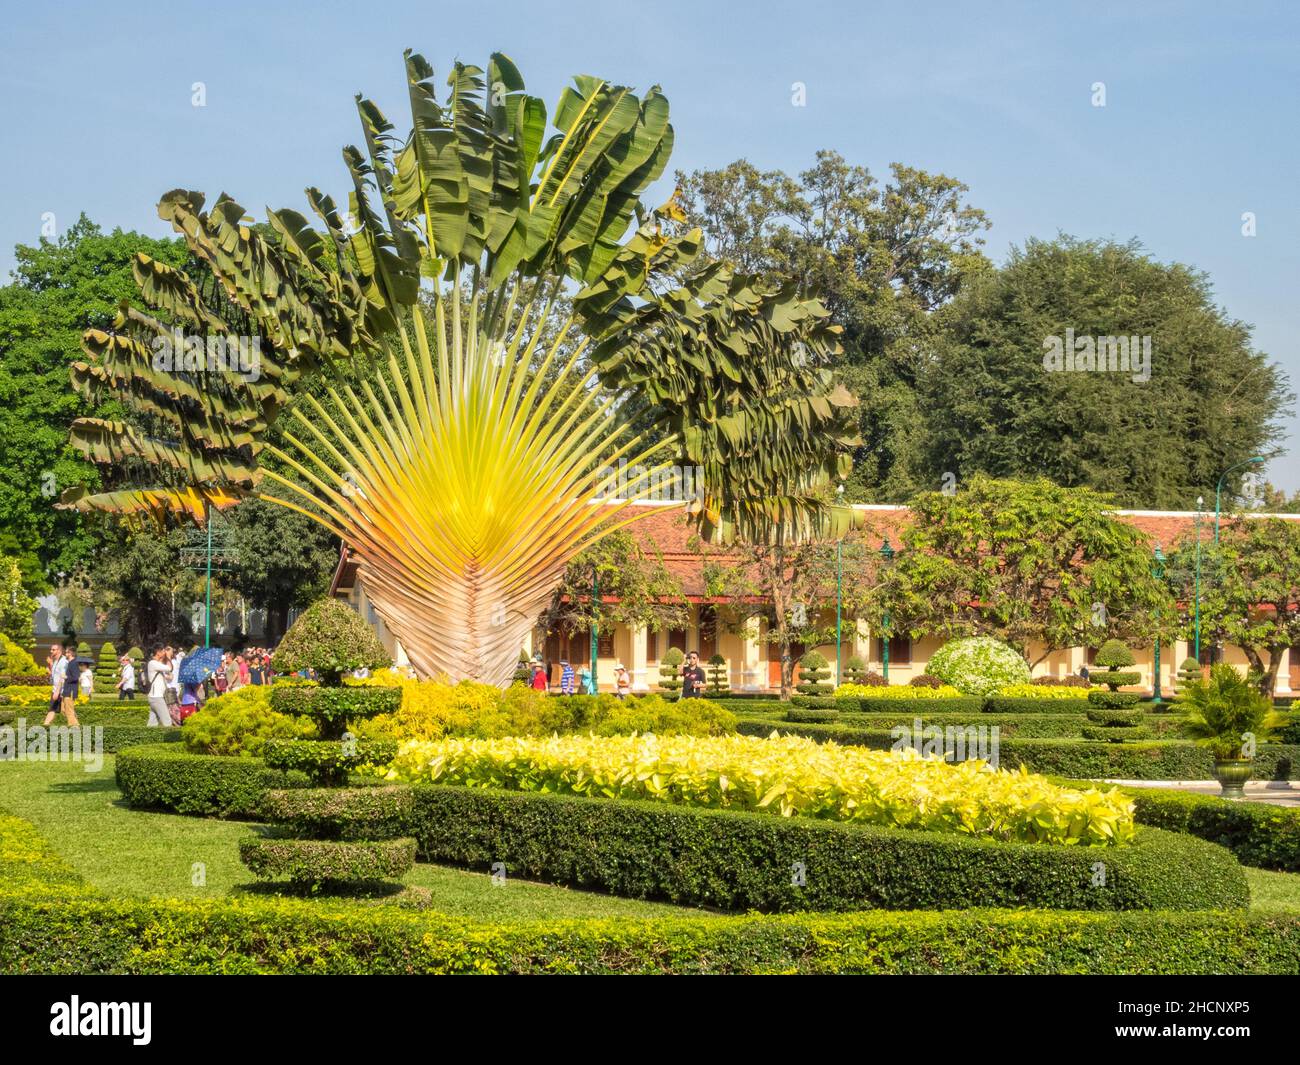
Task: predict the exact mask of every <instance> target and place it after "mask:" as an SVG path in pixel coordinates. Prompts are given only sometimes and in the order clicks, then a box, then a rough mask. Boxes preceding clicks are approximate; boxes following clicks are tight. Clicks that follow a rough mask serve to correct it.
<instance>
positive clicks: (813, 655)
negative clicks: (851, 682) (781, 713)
mask: <svg viewBox="0 0 1300 1065" xmlns="http://www.w3.org/2000/svg"><path fill="white" fill-rule="evenodd" d="M830 681H831V670H830V664H829V663H828V662H827V661H826V659H825V658H824V657H823V656H822V655H820V654H818V653H817V652H816V651H809V652H808V653H807V654H805V655H804V656H803V657H802V658H800V659H799V683H798V684H796V685H795V686H794V688H795V691H797V692H798V693H799V694H798V695H796V696H795V697H794V698H793V699H792V700H791V701H792V702H793V703H794V704H795V705H796V706H802V707H805V708H808V709H811V708H813V707H819V708H822V709H834V708H835V698H834V693H835V685H834V684H832V683H831V682H830Z"/></svg>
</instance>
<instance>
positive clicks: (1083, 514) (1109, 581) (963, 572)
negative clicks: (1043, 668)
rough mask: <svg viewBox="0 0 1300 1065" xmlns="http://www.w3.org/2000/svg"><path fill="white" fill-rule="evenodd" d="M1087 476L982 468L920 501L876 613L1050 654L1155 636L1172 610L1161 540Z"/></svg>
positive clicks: (885, 577) (930, 631) (884, 579)
mask: <svg viewBox="0 0 1300 1065" xmlns="http://www.w3.org/2000/svg"><path fill="white" fill-rule="evenodd" d="M1110 506H1111V504H1110V502H1109V500H1108V499H1107V498H1106V497H1105V496H1103V495H1101V494H1099V493H1097V492H1094V491H1092V490H1091V489H1089V488H1061V487H1059V486H1057V485H1054V484H1052V483H1051V482H1050V481H1047V480H1044V479H1039V480H1036V481H998V480H992V479H990V478H985V477H977V478H975V479H974V480H973V481H971V482H970V483H969V484H967V485H966V486H965V487H964V488H963V489H962V490H960V491H957V492H955V493H953V494H951V495H949V494H945V493H943V492H926V493H923V494H922V495H919V496H917V497H916V499H915V500H913V503H912V511H911V515H910V522H909V524H908V525H907V526H906V527H905V528H904V530H903V531H902V533H901V539H902V544H901V547H900V549H899V551H898V553H897V555H896V557H895V559H894V562H893V564H892V565H891V566H889V567H888V568H887V569H885V570H884V571H882V575H881V581H880V583H879V585H878V590H877V591H876V592H875V593H874V594H873V595H872V604H873V605H872V608H871V612H870V613H871V616H873V617H879V616H880V614H881V613H883V611H884V610H888V611H889V614H890V624H891V631H892V632H895V633H898V632H906V633H908V634H909V635H911V636H913V637H918V636H922V635H933V636H943V637H946V638H948V639H955V638H960V637H964V636H993V637H996V638H997V639H999V640H1002V641H1003V642H1005V643H1008V644H1010V645H1011V646H1012V647H1014V648H1016V649H1017V650H1018V651H1020V652H1021V654H1023V655H1025V656H1026V659H1027V660H1028V659H1029V656H1030V654H1031V653H1033V652H1031V647H1032V648H1033V649H1034V651H1036V654H1037V657H1036V658H1034V659H1033V660H1032V661H1031V663H1030V664H1031V665H1033V664H1036V663H1037V662H1041V661H1042V660H1043V659H1044V658H1046V657H1047V656H1048V655H1049V654H1051V653H1052V652H1053V651H1055V650H1060V649H1062V648H1066V647H1078V646H1081V645H1087V644H1092V645H1094V646H1095V645H1096V644H1097V643H1098V642H1099V641H1100V640H1102V639H1104V638H1107V637H1114V638H1119V639H1125V640H1129V641H1130V642H1147V641H1150V640H1151V639H1152V637H1153V636H1154V635H1155V632H1156V631H1157V628H1158V626H1157V620H1156V619H1157V618H1160V619H1161V622H1162V624H1163V623H1166V622H1169V623H1172V621H1173V603H1172V600H1171V599H1170V597H1169V593H1168V591H1167V590H1166V588H1165V586H1164V585H1163V584H1162V583H1161V582H1159V581H1157V580H1156V579H1155V577H1153V576H1152V560H1151V554H1152V549H1153V545H1151V544H1150V543H1149V542H1148V541H1147V538H1146V536H1145V535H1144V534H1143V533H1141V532H1140V531H1139V530H1138V529H1136V528H1135V527H1134V526H1132V525H1129V524H1126V523H1125V522H1122V521H1120V520H1119V519H1117V518H1116V517H1114V516H1113V515H1112V514H1111V513H1110Z"/></svg>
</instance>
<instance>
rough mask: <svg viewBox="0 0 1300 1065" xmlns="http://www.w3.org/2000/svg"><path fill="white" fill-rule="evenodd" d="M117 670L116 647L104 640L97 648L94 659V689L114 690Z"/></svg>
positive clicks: (100, 690) (101, 690) (99, 690)
mask: <svg viewBox="0 0 1300 1065" xmlns="http://www.w3.org/2000/svg"><path fill="white" fill-rule="evenodd" d="M117 670H118V665H117V648H116V647H114V646H113V645H112V644H111V643H107V642H106V643H105V644H104V646H103V647H101V648H100V649H99V657H98V658H97V659H95V690H96V691H98V692H111V691H114V690H116V688H117Z"/></svg>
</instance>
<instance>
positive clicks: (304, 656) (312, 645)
mask: <svg viewBox="0 0 1300 1065" xmlns="http://www.w3.org/2000/svg"><path fill="white" fill-rule="evenodd" d="M392 662H393V660H392V658H390V657H389V654H388V652H387V651H385V650H384V645H383V644H382V643H380V642H379V637H377V636H376V635H375V632H374V630H373V629H372V628H371V627H370V626H369V625H367V624H366V623H365V621H364V620H363V619H362V617H361V615H360V614H358V613H357V612H356V611H355V610H353V609H352V608H351V607H350V606H348V605H347V604H346V603H343V602H341V601H340V600H338V599H321V600H318V601H317V602H315V603H313V604H312V605H311V606H310V607H308V608H307V609H306V610H305V611H303V613H302V615H301V616H300V617H299V618H298V620H297V621H295V622H294V623H293V624H292V625H290V626H289V631H288V632H286V633H285V634H284V639H283V640H281V641H280V646H279V647H277V648H276V651H275V655H274V657H273V658H272V659H271V665H272V666H273V667H274V668H275V671H276V672H277V673H281V674H289V673H297V672H298V671H299V670H304V669H310V670H314V671H315V672H316V673H317V675H319V677H320V679H321V683H322V684H325V685H331V686H332V685H337V684H339V683H340V681H341V679H342V677H343V674H345V673H351V672H352V671H353V670H354V669H360V668H362V667H363V666H364V667H365V668H366V669H382V668H384V667H385V666H389V665H392Z"/></svg>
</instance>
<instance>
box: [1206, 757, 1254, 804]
mask: <svg viewBox="0 0 1300 1065" xmlns="http://www.w3.org/2000/svg"><path fill="white" fill-rule="evenodd" d="M1253 765H1254V763H1253V762H1252V761H1251V760H1250V759H1249V758H1223V759H1220V758H1216V759H1215V760H1214V779H1215V780H1217V781H1218V782H1219V786H1220V787H1221V788H1222V789H1223V797H1224V798H1225V799H1244V798H1245V797H1246V792H1245V790H1244V789H1245V784H1246V781H1248V780H1249V779H1250V771H1251V767H1252V766H1253Z"/></svg>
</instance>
